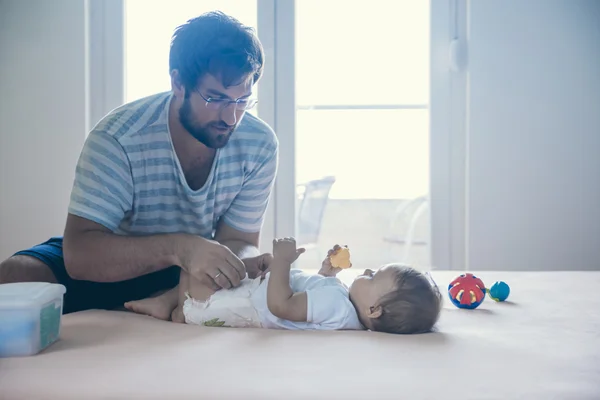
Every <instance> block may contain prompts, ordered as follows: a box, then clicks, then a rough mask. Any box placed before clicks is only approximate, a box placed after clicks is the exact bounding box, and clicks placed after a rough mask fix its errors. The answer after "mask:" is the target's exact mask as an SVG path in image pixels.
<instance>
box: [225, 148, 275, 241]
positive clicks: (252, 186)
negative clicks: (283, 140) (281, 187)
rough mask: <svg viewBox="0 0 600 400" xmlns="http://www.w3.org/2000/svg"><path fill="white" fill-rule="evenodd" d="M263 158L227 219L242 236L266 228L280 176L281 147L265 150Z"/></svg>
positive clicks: (248, 178) (226, 213) (249, 174)
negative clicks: (264, 224) (263, 226)
mask: <svg viewBox="0 0 600 400" xmlns="http://www.w3.org/2000/svg"><path fill="white" fill-rule="evenodd" d="M259 158H260V159H259V160H258V161H257V162H256V164H255V166H254V168H253V170H252V171H250V173H248V175H247V176H246V177H245V179H244V183H243V185H242V188H241V190H240V192H239V193H238V194H237V195H236V197H235V199H234V200H233V202H232V203H231V205H230V206H229V209H228V210H227V211H226V212H225V215H224V216H223V218H224V221H225V222H226V223H227V225H229V226H231V227H233V228H235V229H237V230H239V231H242V232H249V233H254V232H259V231H260V229H261V228H262V225H263V222H264V218H265V212H266V210H267V206H268V204H269V199H270V197H271V191H272V190H273V184H274V182H275V176H276V175H277V166H278V161H279V152H278V146H277V144H276V143H275V144H273V145H271V146H269V147H268V148H266V149H264V151H263V152H262V155H261V156H260V157H259Z"/></svg>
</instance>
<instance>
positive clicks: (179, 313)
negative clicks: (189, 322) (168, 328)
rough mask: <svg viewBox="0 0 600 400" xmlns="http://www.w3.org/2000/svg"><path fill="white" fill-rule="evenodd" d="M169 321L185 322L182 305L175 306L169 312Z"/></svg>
mask: <svg viewBox="0 0 600 400" xmlns="http://www.w3.org/2000/svg"><path fill="white" fill-rule="evenodd" d="M171 321H173V322H177V323H179V324H183V323H185V316H184V315H183V307H176V308H175V309H174V310H173V313H172V314H171Z"/></svg>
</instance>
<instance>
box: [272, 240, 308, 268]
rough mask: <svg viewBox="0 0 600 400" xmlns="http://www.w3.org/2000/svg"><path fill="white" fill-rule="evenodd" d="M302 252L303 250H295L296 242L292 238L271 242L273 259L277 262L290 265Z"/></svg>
mask: <svg viewBox="0 0 600 400" xmlns="http://www.w3.org/2000/svg"><path fill="white" fill-rule="evenodd" d="M304 251H305V250H304V249H303V248H299V249H297V248H296V240H295V239H294V238H284V239H274V240H273V257H274V258H275V259H277V260H282V261H285V262H287V263H290V264H292V263H293V262H294V261H296V260H297V259H298V257H300V254H302V253H304Z"/></svg>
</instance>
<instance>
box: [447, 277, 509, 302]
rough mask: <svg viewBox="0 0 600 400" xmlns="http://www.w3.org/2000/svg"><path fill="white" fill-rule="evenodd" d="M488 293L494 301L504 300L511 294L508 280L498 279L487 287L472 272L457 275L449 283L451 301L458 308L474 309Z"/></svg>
mask: <svg viewBox="0 0 600 400" xmlns="http://www.w3.org/2000/svg"><path fill="white" fill-rule="evenodd" d="M486 293H488V294H489V296H490V298H491V299H492V300H494V301H504V300H506V299H507V298H508V295H509V294H510V287H509V286H508V285H507V284H506V282H503V281H498V282H495V283H494V284H493V285H492V287H491V288H489V289H486V287H485V285H484V283H483V281H482V280H481V279H479V278H478V277H476V276H475V275H473V274H471V273H464V274H462V275H459V276H457V277H456V278H454V280H453V281H452V282H450V284H449V285H448V296H449V297H450V301H451V302H452V304H454V305H455V306H456V307H458V308H465V309H468V310H473V309H475V308H477V307H479V306H480V305H481V303H482V302H483V300H485V294H486Z"/></svg>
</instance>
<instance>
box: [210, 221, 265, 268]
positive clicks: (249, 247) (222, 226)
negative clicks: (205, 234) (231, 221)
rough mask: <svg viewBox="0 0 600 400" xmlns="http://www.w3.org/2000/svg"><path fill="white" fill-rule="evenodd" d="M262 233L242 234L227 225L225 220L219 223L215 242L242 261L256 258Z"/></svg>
mask: <svg viewBox="0 0 600 400" xmlns="http://www.w3.org/2000/svg"><path fill="white" fill-rule="evenodd" d="M259 239H260V231H258V232H252V233H247V232H242V231H239V230H237V229H235V228H232V227H231V226H229V225H227V224H226V223H225V222H224V221H223V220H221V221H219V224H218V225H217V230H216V233H215V240H216V241H217V242H219V243H221V244H222V245H223V246H227V247H229V249H230V250H231V251H232V252H233V254H235V255H236V256H238V257H239V258H241V259H244V258H250V257H256V256H258V255H259V254H260V252H259V251H258V245H259Z"/></svg>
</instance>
